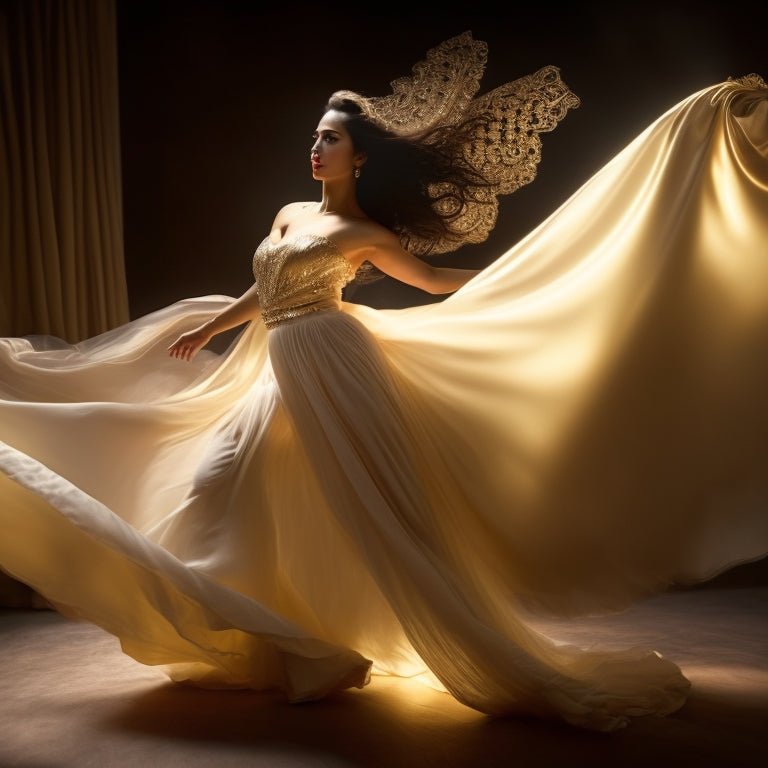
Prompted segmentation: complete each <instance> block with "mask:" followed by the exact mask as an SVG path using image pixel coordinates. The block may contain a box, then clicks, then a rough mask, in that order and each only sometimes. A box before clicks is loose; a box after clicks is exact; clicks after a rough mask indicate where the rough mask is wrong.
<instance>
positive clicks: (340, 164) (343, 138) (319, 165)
mask: <svg viewBox="0 0 768 768" xmlns="http://www.w3.org/2000/svg"><path fill="white" fill-rule="evenodd" d="M345 117H346V116H345V115H344V113H343V112H339V111H337V110H333V109H332V110H330V111H328V112H326V113H325V114H324V115H323V117H322V119H321V120H320V122H319V123H318V124H317V128H316V129H315V132H314V134H313V135H312V138H313V139H314V143H313V144H312V152H311V161H312V177H313V178H315V179H318V180H319V181H330V180H333V179H341V178H345V179H351V178H352V175H353V173H354V170H355V168H356V167H358V166H360V165H362V163H363V162H364V161H365V154H364V153H362V152H355V147H354V145H353V143H352V137H351V136H350V135H349V133H348V131H347V129H346V128H345Z"/></svg>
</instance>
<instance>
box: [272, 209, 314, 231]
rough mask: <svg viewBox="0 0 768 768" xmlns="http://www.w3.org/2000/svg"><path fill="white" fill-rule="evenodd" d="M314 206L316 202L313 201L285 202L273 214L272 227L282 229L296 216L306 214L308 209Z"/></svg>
mask: <svg viewBox="0 0 768 768" xmlns="http://www.w3.org/2000/svg"><path fill="white" fill-rule="evenodd" d="M316 206H317V203H313V202H294V203H286V204H285V205H284V206H283V207H282V208H281V209H280V210H279V211H278V212H277V214H276V215H275V220H274V224H273V225H272V228H273V229H283V230H284V229H285V228H286V227H288V226H289V225H290V224H291V223H292V222H293V221H295V220H296V218H297V217H298V216H303V215H306V213H307V211H308V210H309V209H312V208H314V207H316Z"/></svg>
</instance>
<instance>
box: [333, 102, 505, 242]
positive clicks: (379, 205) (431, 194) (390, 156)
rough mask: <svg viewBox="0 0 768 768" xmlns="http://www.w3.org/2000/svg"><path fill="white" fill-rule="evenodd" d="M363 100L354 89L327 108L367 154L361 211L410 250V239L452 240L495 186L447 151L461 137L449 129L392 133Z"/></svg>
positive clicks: (360, 192) (359, 185)
mask: <svg viewBox="0 0 768 768" xmlns="http://www.w3.org/2000/svg"><path fill="white" fill-rule="evenodd" d="M360 98H362V97H360V96H358V94H356V93H354V92H352V91H336V92H335V93H333V94H332V95H331V97H330V98H329V99H328V102H327V103H326V105H325V108H324V110H323V113H325V112H328V111H329V110H335V111H338V112H340V113H342V114H343V115H344V116H345V119H344V126H345V128H346V129H347V131H348V132H349V135H350V137H351V139H352V143H353V145H354V149H355V151H356V152H365V153H366V155H367V160H366V163H365V165H364V166H363V167H362V169H361V171H362V173H361V176H360V178H359V179H358V181H357V200H358V202H359V204H360V207H361V208H362V209H363V210H364V211H365V212H366V214H367V215H368V216H370V217H371V218H372V219H374V220H375V221H377V222H379V223H380V224H383V225H384V226H385V227H387V228H388V229H390V230H392V231H393V232H394V233H395V234H397V235H398V237H399V238H400V242H401V244H402V245H403V247H404V248H406V249H408V246H409V243H410V242H411V241H412V240H419V241H421V242H424V241H427V242H428V241H438V240H445V239H446V238H450V237H451V236H452V230H451V228H450V224H451V221H453V220H455V219H456V218H457V217H458V216H459V215H460V214H461V213H462V212H463V211H464V209H465V207H466V205H467V202H468V201H470V200H471V199H473V198H474V196H475V195H476V194H477V193H478V190H483V189H485V188H488V187H490V186H492V185H491V183H490V182H488V181H487V180H486V179H484V178H483V177H482V176H481V175H480V174H479V173H478V172H477V171H476V170H474V169H473V168H472V167H471V166H470V165H469V164H468V163H464V162H462V160H461V157H460V153H459V154H458V155H457V153H456V152H455V150H454V151H453V152H449V151H448V147H447V142H453V145H454V146H455V143H456V142H457V141H458V142H461V141H462V140H464V139H463V137H462V136H456V135H452V134H451V133H450V130H449V129H439V130H432V131H429V132H426V133H423V134H418V135H410V136H403V135H399V134H395V133H392V132H390V131H387V130H385V129H384V128H382V127H381V126H379V125H377V124H376V123H375V122H373V121H372V120H371V119H369V118H368V117H367V115H366V114H365V113H364V112H363V109H362V108H361V106H360V103H359V101H358V100H359V99H360ZM465 130H467V128H466V127H465ZM454 133H455V132H454ZM420 255H428V252H426V253H422V254H420Z"/></svg>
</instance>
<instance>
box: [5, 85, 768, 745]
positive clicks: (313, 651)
mask: <svg viewBox="0 0 768 768" xmlns="http://www.w3.org/2000/svg"><path fill="white" fill-rule="evenodd" d="M316 247H317V250H318V254H319V256H318V257H319V258H323V259H328V260H333V259H334V258H338V252H337V251H336V250H335V247H334V246H333V243H331V242H330V241H323V240H322V239H318V242H317V243H316ZM231 301H232V300H231V299H230V298H228V297H223V296H209V297H202V298H199V299H190V300H187V301H183V302H179V303H177V304H174V305H172V306H170V307H167V308H165V309H163V310H161V311H159V312H156V313H153V314H151V315H148V316H146V317H144V318H140V319H138V320H135V321H133V322H131V323H129V324H128V325H125V326H122V327H120V328H117V329H115V330H113V331H110V332H108V333H106V334H103V335H101V336H98V337H96V338H93V339H89V340H87V341H84V342H82V343H81V344H78V345H74V346H70V345H65V344H63V343H61V342H56V340H52V339H6V340H4V341H2V342H1V343H0V349H1V352H0V381H2V384H0V393H1V394H2V396H3V398H4V399H3V400H2V401H0V440H2V441H4V442H3V443H0V470H2V472H0V499H2V503H1V504H0V522H1V523H2V529H3V536H2V538H0V565H2V567H3V568H4V569H6V570H7V571H8V572H9V573H11V574H12V575H15V576H16V577H17V578H19V579H21V580H23V581H25V582H27V583H29V584H30V585H32V586H33V587H35V588H36V589H37V590H38V591H40V592H41V593H42V594H44V595H45V596H46V597H47V598H48V599H49V600H50V601H51V602H52V603H53V605H54V606H55V607H56V608H57V609H59V610H60V611H62V613H64V614H66V615H69V616H72V617H79V618H85V619H88V620H90V621H93V622H95V623H97V624H99V625H100V626H102V627H103V628H104V629H106V630H107V631H109V632H112V633H114V634H115V635H117V636H118V637H119V638H120V641H121V643H122V647H123V648H124V650H125V651H126V652H127V653H129V654H131V655H132V656H133V657H135V658H136V659H138V660H139V661H141V662H143V663H147V664H160V665H164V666H165V667H166V669H167V671H168V673H169V675H170V676H171V677H172V678H173V679H176V680H188V681H191V682H194V683H196V684H198V685H209V686H233V687H253V688H258V689H266V688H278V689H281V690H283V691H284V692H285V693H286V695H287V696H288V697H289V698H290V699H291V700H302V699H307V698H316V697H318V696H322V695H324V694H325V693H327V692H329V691H331V690H334V689H338V688H344V687H349V686H361V685H364V684H366V682H368V680H369V674H370V671H371V670H372V671H373V672H376V673H382V674H397V675H409V676H419V677H421V678H423V679H424V680H425V681H426V682H429V683H430V684H432V685H435V686H438V687H443V688H445V689H446V690H448V691H449V692H450V693H451V694H453V695H454V696H456V698H458V699H459V700H460V701H462V702H464V703H465V704H467V705H469V706H472V707H475V708H477V709H479V710H481V711H483V712H488V713H493V714H514V713H530V714H536V715H540V716H542V717H557V718H561V719H564V720H566V721H568V722H570V723H574V724H576V725H579V726H583V727H587V728H593V729H597V730H612V729H615V728H618V727H621V726H622V725H624V724H626V722H627V721H628V719H629V718H630V717H632V716H636V715H643V714H649V713H655V714H665V713H668V712H671V711H673V710H675V709H676V708H678V707H679V706H681V704H682V703H683V702H684V700H685V696H686V692H687V688H688V681H687V680H686V679H685V677H684V676H683V675H682V673H681V672H680V670H679V669H678V668H677V667H676V666H675V664H674V663H673V662H672V661H669V660H667V659H664V658H663V657H662V656H660V655H659V654H657V653H655V652H654V651H652V650H650V649H643V648H629V649H604V648H596V647H593V648H590V649H588V650H587V649H579V648H574V647H570V646H565V645H561V644H558V643H556V642H553V641H551V640H549V639H548V638H546V637H544V636H542V635H541V634H540V633H538V632H537V631H535V630H534V629H533V626H532V623H533V621H534V620H535V617H536V615H537V614H540V613H541V612H546V613H547V614H555V615H560V616H571V615H580V614H588V613H592V612H600V611H609V610H618V609H621V608H622V607H625V606H627V605H629V604H630V603H631V602H632V601H633V600H636V599H639V598H642V597H644V596H646V595H649V594H652V593H654V592H657V591H659V590H662V589H664V588H665V587H667V586H668V585H669V584H671V583H675V582H678V583H680V582H683V583H686V582H692V581H696V580H701V579H706V578H709V577H711V576H713V575H714V574H716V573H718V572H719V571H721V570H723V569H725V568H727V567H729V566H732V565H734V564H736V563H739V562H744V561H748V560H752V559H756V558H759V557H762V556H764V555H765V554H766V553H767V552H768V522H766V520H767V517H766V502H768V481H767V480H766V478H765V473H764V468H765V465H766V458H768V414H767V413H766V410H765V408H764V404H763V398H764V392H765V391H766V385H768V357H766V355H765V349H766V342H768V90H766V89H765V87H762V85H761V83H760V81H758V80H756V79H752V80H747V79H745V80H744V81H743V82H739V81H728V82H725V83H721V84H718V85H716V86H713V87H711V88H707V89H704V90H702V91H700V92H699V93H696V94H693V95H692V96H690V97H689V98H688V99H686V100H684V101H682V102H681V103H680V104H678V105H676V106H675V107H673V108H672V109H671V110H670V111H669V112H667V113H666V114H664V115H662V116H661V117H660V118H659V119H658V120H657V121H656V122H655V123H653V124H652V125H651V126H650V127H649V128H648V129H647V130H646V131H645V132H643V133H642V134H641V135H640V136H638V137H637V139H636V140H635V141H633V142H632V143H631V144H630V145H629V146H628V147H627V148H626V149H625V150H623V151H622V152H621V153H620V154H619V155H617V156H616V157H615V158H614V159H613V160H612V161H611V162H610V163H608V164H607V165H606V166H605V167H604V168H603V169H602V170H601V171H599V172H598V173H597V174H596V175H595V176H594V177H593V178H592V179H591V180H590V181H588V182H587V183H586V184H585V185H584V186H583V187H582V188H581V189H580V190H578V191H577V192H576V193H575V194H574V195H573V196H572V197H571V198H570V199H569V200H568V201H567V202H566V203H565V204H564V205H563V206H561V208H559V209H558V210H557V211H555V212H554V213H553V214H552V216H551V217H549V218H548V219H547V220H546V221H545V222H543V223H542V224H541V225H540V226H539V227H538V228H537V229H536V230H534V231H533V232H532V233H531V234H530V235H528V236H527V237H526V238H525V239H524V240H522V241H521V242H520V243H518V244H517V245H515V246H514V247H512V248H511V249H510V250H508V251H507V252H506V253H504V254H502V255H501V256H500V257H499V258H498V259H497V260H496V261H495V262H494V263H493V264H491V265H490V266H489V267H487V268H486V269H485V270H483V272H482V273H481V274H480V275H479V276H478V277H477V278H475V279H474V280H472V281H471V282H470V283H469V284H467V285H466V286H465V287H464V288H462V289H461V290H460V291H458V292H457V293H455V294H454V295H452V296H450V297H449V298H447V299H446V300H444V301H442V302H440V303H438V304H432V305H427V306H423V307H414V308H411V309H402V310H374V309H371V308H369V307H365V306H358V305H353V304H349V303H342V304H341V306H340V309H341V311H340V312H336V311H329V312H317V313H312V314H310V315H307V316H305V317H302V318H299V319H297V320H295V321H290V322H287V323H283V324H281V325H278V326H277V328H275V329H274V330H271V331H267V330H266V329H265V328H264V326H263V325H262V324H260V323H254V324H252V325H251V326H249V327H248V328H246V329H245V330H244V331H243V332H242V333H241V334H240V336H239V337H238V339H237V340H236V341H235V342H234V343H233V345H232V346H231V347H230V349H229V350H228V351H227V353H226V354H223V355H216V354H213V353H210V352H203V353H201V354H200V355H199V356H198V357H197V359H196V360H195V361H194V362H193V363H191V364H186V363H182V362H180V361H177V360H174V359H170V358H168V356H167V352H166V348H167V346H168V344H169V343H170V342H171V341H172V340H174V339H175V338H176V336H177V335H178V334H179V332H181V331H182V330H184V329H186V328H190V327H194V326H195V325H197V324H199V323H200V322H201V321H202V320H203V319H204V318H207V317H209V316H210V314H211V313H212V312H215V311H217V310H220V309H222V308H223V307H225V306H226V305H227V304H228V303H229V302H231Z"/></svg>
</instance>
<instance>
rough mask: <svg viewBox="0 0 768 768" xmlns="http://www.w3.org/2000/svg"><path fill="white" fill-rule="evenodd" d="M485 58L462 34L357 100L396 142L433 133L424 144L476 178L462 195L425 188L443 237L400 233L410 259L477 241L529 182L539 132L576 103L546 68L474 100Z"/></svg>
mask: <svg viewBox="0 0 768 768" xmlns="http://www.w3.org/2000/svg"><path fill="white" fill-rule="evenodd" d="M487 58H488V46H487V44H486V43H485V42H483V41H480V40H475V39H473V37H472V33H471V31H466V32H464V33H462V34H460V35H457V36H456V37H452V38H450V39H448V40H445V41H443V42H442V43H440V44H439V45H437V46H436V47H435V48H432V49H430V50H429V51H428V52H427V54H426V55H425V57H424V59H423V60H422V61H419V62H418V63H416V64H415V65H414V66H413V68H412V75H411V76H409V77H401V78H398V79H397V80H393V81H392V82H391V84H390V85H391V87H392V93H391V94H390V95H388V96H380V97H367V98H362V99H360V100H359V103H360V106H361V108H362V109H363V111H364V112H366V113H367V114H368V116H369V117H370V118H371V119H373V120H374V121H376V122H377V123H378V124H379V125H381V126H382V127H383V128H385V129H386V130H389V131H392V132H394V133H397V134H399V135H401V136H409V135H416V134H419V135H421V136H423V135H424V134H425V133H427V132H434V134H430V136H431V138H430V139H429V140H430V141H432V142H433V144H434V145H435V146H439V148H440V149H441V151H443V152H444V153H445V154H446V155H447V156H448V157H450V158H452V159H453V160H454V161H455V162H457V163H461V164H463V165H464V166H465V167H469V168H470V169H472V170H473V171H475V172H476V174H477V176H478V180H479V183H478V185H477V186H476V187H473V188H471V189H469V190H468V193H462V194H455V190H453V189H452V188H451V185H450V184H447V183H435V184H431V185H430V186H429V187H428V193H429V195H430V197H431V199H432V200H433V205H434V207H435V209H436V210H438V211H439V212H440V213H441V215H443V216H445V217H447V220H448V223H449V231H448V233H447V234H446V235H445V236H444V237H443V238H442V239H440V240H438V241H435V240H434V239H429V240H428V239H426V238H421V237H419V236H418V235H415V234H413V233H409V232H404V233H402V235H401V239H403V241H404V244H405V245H406V247H407V248H408V250H410V251H411V252H413V253H415V254H417V255H427V254H440V253H447V252H449V251H453V250H456V249H457V248H459V247H460V246H462V245H464V244H466V243H480V242H482V241H483V240H485V239H486V238H487V237H488V235H489V234H490V232H491V230H492V229H493V227H494V226H495V223H496V217H497V214H498V200H497V198H498V196H499V195H506V194H509V193H511V192H514V191H515V190H516V189H518V188H519V187H521V186H522V185H524V184H528V183H529V182H531V181H533V179H534V177H535V176H536V170H537V166H538V164H539V162H540V160H541V139H540V138H539V134H541V133H545V132H547V131H551V130H553V129H554V128H555V127H556V126H557V124H558V123H559V122H560V120H562V119H563V117H565V114H566V113H567V111H568V110H569V109H573V108H575V107H577V106H578V105H579V98H578V97H577V96H576V94H574V93H573V92H572V91H571V90H570V89H569V88H568V86H567V85H566V84H565V83H564V82H563V81H562V80H561V79H560V71H559V69H558V68H557V67H554V66H547V67H544V68H542V69H540V70H538V71H537V72H534V73H533V74H531V75H527V76H525V77H521V78H519V79H517V80H514V81H512V82H510V83H506V84H504V85H502V86H499V87H498V88H495V89H494V90H492V91H489V92H488V93H486V94H484V95H482V96H479V97H476V96H475V94H476V93H477V91H478V89H479V87H480V80H481V78H482V76H483V73H484V71H485V65H486V62H487Z"/></svg>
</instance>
